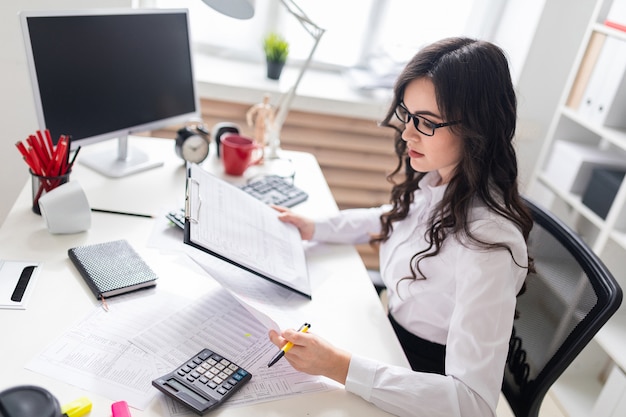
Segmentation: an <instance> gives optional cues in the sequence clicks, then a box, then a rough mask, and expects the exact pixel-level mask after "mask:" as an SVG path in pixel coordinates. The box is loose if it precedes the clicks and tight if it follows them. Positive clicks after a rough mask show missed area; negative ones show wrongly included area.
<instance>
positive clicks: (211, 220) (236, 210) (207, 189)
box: [184, 164, 311, 298]
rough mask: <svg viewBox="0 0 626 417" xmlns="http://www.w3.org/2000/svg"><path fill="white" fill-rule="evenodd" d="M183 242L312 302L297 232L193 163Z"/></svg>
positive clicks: (238, 190) (190, 167) (272, 211)
mask: <svg viewBox="0 0 626 417" xmlns="http://www.w3.org/2000/svg"><path fill="white" fill-rule="evenodd" d="M184 242H185V243H186V244H188V245H190V246H193V247H195V248H197V249H200V250H201V251H204V252H206V253H208V254H211V255H213V256H216V257H218V258H220V259H222V260H224V261H226V262H229V263H231V264H233V265H236V266H238V267H240V268H242V269H244V270H246V271H249V272H252V273H253V274H255V275H257V276H259V277H262V278H265V279H267V280H269V281H271V282H273V283H275V284H278V285H280V286H282V287H285V288H288V289H290V290H292V291H295V292H296V293H299V294H301V295H303V296H305V297H307V298H311V285H310V282H309V275H308V270H307V265H306V258H305V254H304V245H303V243H302V239H301V237H300V232H299V231H298V229H297V228H296V227H295V226H293V225H291V224H287V223H284V222H282V221H280V220H279V219H278V212H277V211H276V210H274V209H273V208H271V207H270V206H269V205H267V204H265V203H264V202H262V201H260V200H258V199H256V198H254V197H252V196H251V195H249V194H248V193H246V192H245V191H243V190H241V189H239V188H238V187H235V186H234V185H232V184H229V183H228V182H226V181H224V180H223V179H220V178H218V177H216V176H215V175H212V174H211V173H209V172H207V171H205V170H203V169H202V168H201V167H200V166H198V165H196V164H192V165H190V166H189V168H188V171H187V190H186V201H185V233H184Z"/></svg>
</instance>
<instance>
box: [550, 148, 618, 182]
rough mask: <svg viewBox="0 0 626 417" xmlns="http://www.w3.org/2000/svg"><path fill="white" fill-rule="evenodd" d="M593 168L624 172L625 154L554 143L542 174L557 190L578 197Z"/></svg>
mask: <svg viewBox="0 0 626 417" xmlns="http://www.w3.org/2000/svg"><path fill="white" fill-rule="evenodd" d="M594 167H606V168H626V153H624V152H622V151H613V152H608V151H603V150H600V149H598V148H597V147H595V146H591V145H584V144H581V143H575V142H568V141H565V140H557V141H554V149H553V151H552V155H551V157H550V160H549V161H548V165H547V166H546V169H545V171H544V174H545V176H546V178H547V179H548V181H550V182H551V183H552V184H554V185H555V186H556V187H557V188H559V189H560V190H562V191H565V192H569V193H573V194H582V193H583V192H584V190H585V188H586V187H587V184H588V183H589V179H590V178H591V172H592V169H593V168H594Z"/></svg>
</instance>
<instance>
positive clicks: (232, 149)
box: [220, 134, 263, 176]
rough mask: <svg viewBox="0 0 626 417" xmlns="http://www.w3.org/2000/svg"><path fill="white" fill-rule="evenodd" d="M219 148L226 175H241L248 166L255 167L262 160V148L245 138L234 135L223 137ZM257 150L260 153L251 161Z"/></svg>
mask: <svg viewBox="0 0 626 417" xmlns="http://www.w3.org/2000/svg"><path fill="white" fill-rule="evenodd" d="M220 148H221V149H220V151H221V152H220V153H221V154H222V161H223V163H224V171H225V172H226V173H227V174H228V175H237V176H239V175H243V173H244V172H245V171H246V169H248V167H249V166H251V165H256V164H258V163H260V162H261V161H262V160H263V153H262V151H263V148H262V146H261V145H260V144H258V143H257V142H255V141H254V140H253V139H251V138H249V137H246V136H241V135H236V134H228V135H226V136H223V137H222V140H221V141H220ZM257 150H260V151H261V152H259V153H260V155H258V156H257V157H256V158H254V159H252V157H253V155H254V154H255V151H257Z"/></svg>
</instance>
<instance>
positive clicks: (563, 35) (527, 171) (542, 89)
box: [495, 0, 598, 191]
mask: <svg viewBox="0 0 626 417" xmlns="http://www.w3.org/2000/svg"><path fill="white" fill-rule="evenodd" d="M597 2H598V0H577V1H576V2H572V1H571V0H532V1H530V0H509V2H508V6H507V10H506V12H505V13H504V15H503V20H502V22H501V25H500V27H499V30H498V32H497V33H496V39H495V42H496V43H498V44H500V45H501V46H502V47H503V48H505V49H506V50H508V51H509V52H511V53H512V54H514V55H515V58H513V61H514V63H513V64H514V65H516V71H515V74H514V79H515V81H516V90H517V98H518V125H517V134H516V148H517V154H518V159H519V169H520V178H521V188H522V191H524V189H525V187H526V186H527V185H528V184H527V181H528V180H529V179H530V175H531V173H532V171H533V170H534V169H535V163H536V161H537V156H538V155H539V152H540V150H541V146H542V144H543V142H544V138H545V137H546V134H547V132H548V129H549V127H550V123H551V121H552V116H553V115H554V113H555V111H556V108H557V105H558V103H559V101H560V99H561V94H562V92H563V89H564V87H565V84H566V82H567V79H568V76H569V73H570V71H571V68H572V64H573V61H574V60H575V58H576V54H577V53H578V49H579V48H580V44H581V42H582V39H583V35H584V34H585V31H586V29H587V26H588V23H589V19H590V18H591V15H592V12H593V10H594V8H595V6H596V3H597ZM540 3H543V4H540ZM538 7H540V9H539V11H540V13H539V19H538V21H537V22H535V24H532V27H531V28H530V30H532V32H533V33H532V36H530V37H528V38H527V41H526V40H525V38H526V37H525V36H524V33H527V31H528V30H529V27H528V26H529V23H528V22H527V20H526V19H525V18H524V17H527V15H526V14H525V13H529V10H538V9H537V8H538ZM519 39H522V42H519ZM523 48H525V50H524V49H523ZM520 58H523V61H522V62H523V65H521V66H520V65H519V62H517V60H519V59H520Z"/></svg>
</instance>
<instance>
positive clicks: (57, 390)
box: [0, 138, 407, 417]
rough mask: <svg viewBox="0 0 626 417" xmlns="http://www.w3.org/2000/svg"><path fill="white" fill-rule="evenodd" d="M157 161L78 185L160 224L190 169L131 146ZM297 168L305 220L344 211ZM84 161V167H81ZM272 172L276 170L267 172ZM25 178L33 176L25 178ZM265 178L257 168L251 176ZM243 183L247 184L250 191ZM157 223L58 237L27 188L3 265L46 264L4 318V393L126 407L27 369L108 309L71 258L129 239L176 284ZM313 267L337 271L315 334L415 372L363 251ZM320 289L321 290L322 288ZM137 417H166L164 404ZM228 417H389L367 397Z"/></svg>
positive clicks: (317, 179)
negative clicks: (18, 306)
mask: <svg viewBox="0 0 626 417" xmlns="http://www.w3.org/2000/svg"><path fill="white" fill-rule="evenodd" d="M130 144H131V145H135V146H140V147H141V148H142V149H144V150H146V151H148V152H149V153H150V154H151V155H152V156H153V157H155V158H159V157H160V158H162V159H164V160H165V164H164V166H163V167H160V168H157V169H152V170H149V171H145V172H143V173H139V174H135V175H132V176H129V177H126V178H121V179H109V178H105V177H103V176H101V175H99V174H97V173H95V172H93V171H90V170H89V169H87V168H85V167H83V166H80V165H79V164H76V165H75V167H74V172H73V173H72V177H71V180H72V181H79V182H80V184H81V185H82V187H83V188H84V189H85V191H86V193H87V197H88V199H89V202H90V204H91V206H92V207H95V208H101V209H111V210H118V211H128V212H136V213H149V214H155V215H160V214H161V213H163V210H167V209H172V208H176V207H181V205H182V204H183V201H184V189H185V169H184V166H183V164H182V162H181V161H180V160H179V159H178V158H176V156H175V154H174V149H173V146H174V144H173V142H172V141H170V140H164V139H151V138H132V139H131V140H130ZM112 145H113V143H112V142H106V143H103V144H97V145H91V146H87V147H85V148H84V149H83V150H81V154H82V153H83V152H84V153H85V154H87V153H91V152H93V151H96V150H97V149H99V148H103V147H109V146H112ZM287 155H288V156H289V158H291V159H292V160H293V161H294V162H295V163H296V166H297V174H296V177H295V181H296V185H298V186H299V187H301V188H303V189H304V190H306V191H307V192H308V193H309V200H308V201H306V202H305V203H303V204H301V205H299V206H297V207H296V208H295V210H297V211H299V212H301V213H303V214H306V215H323V214H328V213H332V212H335V211H336V210H337V206H336V204H335V203H334V200H333V198H332V195H331V193H330V191H329V189H328V186H327V185H326V182H325V180H324V178H323V175H322V173H321V171H320V169H319V166H318V165H317V162H316V160H315V158H314V157H313V156H312V155H309V154H304V153H296V152H289V153H287ZM80 156H81V155H79V156H78V158H79V159H80ZM205 166H206V168H207V169H210V170H217V172H221V166H220V165H219V161H207V162H206V163H205ZM268 166H269V165H268ZM24 169H26V168H24ZM259 169H265V168H256V167H255V168H251V169H250V170H249V171H248V172H246V176H250V175H254V174H255V171H257V170H259ZM241 181H242V179H239V182H241ZM155 221H157V220H156V219H149V218H140V217H131V216H123V215H114V214H106V213H93V216H92V226H91V228H90V229H89V231H87V232H83V233H79V234H74V235H52V234H50V233H48V231H47V229H46V227H45V224H44V221H43V219H42V218H41V217H40V216H37V215H35V214H34V213H33V212H32V211H31V190H30V182H28V183H27V184H26V185H25V187H24V189H23V191H22V193H21V194H20V196H19V197H18V199H17V201H16V203H15V205H14V206H13V208H12V210H11V212H10V213H9V216H8V217H7V219H6V222H5V223H4V225H3V226H2V228H1V229H0V258H2V259H6V260H28V261H39V262H42V263H43V268H42V269H41V271H40V275H39V278H38V281H37V283H36V287H35V291H34V293H33V294H32V297H31V298H30V300H29V302H28V305H27V309H26V310H0V334H1V336H0V339H1V342H0V390H4V389H6V388H8V387H12V386H15V385H26V384H29V385H37V386H41V387H43V388H46V389H47V390H49V391H50V392H51V393H52V394H53V395H55V396H56V397H57V398H58V399H59V401H60V402H61V403H62V404H64V403H67V402H70V401H73V400H74V399H76V398H79V397H81V396H87V397H89V398H90V399H91V400H92V402H93V410H92V412H91V415H92V416H98V417H101V416H102V417H106V416H109V415H110V405H111V403H112V402H114V401H117V400H119V399H111V398H104V397H102V396H99V395H97V394H94V393H89V392H86V391H85V390H83V389H81V388H80V387H75V386H72V385H69V384H67V383H65V382H61V381H58V380H56V379H52V378H49V377H47V376H44V375H41V374H38V373H35V372H32V371H30V370H27V369H25V368H24V365H25V364H26V363H27V362H28V361H29V360H30V359H32V358H33V357H35V356H36V355H38V354H39V352H41V351H42V350H43V349H44V348H45V347H46V346H47V345H48V344H49V342H50V341H52V340H54V339H55V338H56V337H57V336H58V335H59V334H62V333H63V332H64V331H65V330H66V329H67V328H68V327H70V326H71V325H72V324H73V323H75V322H76V321H77V320H78V319H80V318H82V317H84V316H85V315H86V314H87V313H89V312H90V311H92V309H93V308H94V306H97V305H98V304H99V303H98V302H97V301H96V300H95V298H94V297H93V294H92V293H91V292H90V291H89V289H88V288H87V286H86V284H85V283H84V282H83V280H82V278H80V276H79V275H78V273H77V272H76V270H75V269H74V267H73V266H72V265H71V262H70V260H69V259H68V257H67V249H68V248H70V247H74V246H78V245H84V244H91V243H98V242H104V241H108V240H116V239H122V238H124V239H127V240H128V241H129V242H130V243H131V244H132V245H133V246H134V247H135V248H136V249H137V251H138V252H140V254H141V255H142V257H143V258H144V259H145V260H146V262H147V263H148V264H149V265H150V266H151V267H152V268H153V269H154V270H155V272H156V273H157V274H158V275H159V277H160V279H161V281H163V282H165V281H166V280H171V279H174V278H175V277H176V276H177V274H180V271H179V270H177V269H176V268H175V267H174V266H173V265H170V264H169V262H168V257H167V256H164V254H163V253H161V252H160V251H159V250H157V249H154V248H149V247H147V245H146V243H147V241H148V239H149V237H150V234H151V233H152V232H153V229H154V225H155ZM307 262H309V263H317V264H323V265H324V268H323V269H324V270H328V271H333V276H332V277H331V278H332V279H331V278H327V277H311V278H312V280H313V281H314V280H316V279H322V278H324V279H323V282H322V284H321V285H318V286H317V287H316V288H315V290H314V292H313V300H312V301H311V303H315V305H316V306H317V307H319V309H318V311H320V312H323V313H322V314H319V315H318V316H317V317H314V318H311V321H312V322H313V323H314V326H315V329H317V330H318V331H319V332H320V333H321V334H323V335H324V337H325V338H326V339H328V340H329V341H331V342H332V343H334V344H336V345H337V346H340V347H342V348H345V349H347V350H349V351H351V352H354V353H358V354H362V355H365V356H368V357H372V358H375V359H379V360H381V361H385V362H388V363H392V364H398V365H404V366H407V361H406V359H405V357H404V354H403V353H402V349H401V347H400V345H399V343H398V342H397V339H396V337H395V335H394V333H393V330H392V328H391V326H390V324H389V322H388V320H387V317H386V314H385V312H384V310H383V308H382V305H381V303H380V301H379V299H378V297H377V296H376V292H375V291H374V289H373V287H372V285H371V283H370V281H369V278H368V276H367V272H366V270H365V267H364V266H363V263H362V262H361V260H360V258H359V256H358V254H357V252H356V250H355V249H354V248H352V247H351V246H340V245H333V246H322V247H321V248H319V250H316V251H315V252H314V254H312V255H310V256H308V258H307ZM320 282H321V281H320ZM131 411H132V414H133V416H163V415H165V414H164V413H163V411H162V410H161V404H160V402H159V401H157V400H156V399H155V400H154V401H152V403H151V404H150V406H149V407H148V408H147V409H145V410H143V411H139V410H135V409H133V410H131ZM212 415H216V416H217V415H219V416H251V415H263V416H268V415H271V416H290V417H291V416H295V415H302V416H355V415H368V416H373V415H387V414H386V413H384V412H382V411H380V410H379V409H377V408H376V407H374V406H372V405H371V404H369V403H368V402H366V401H364V400H362V399H361V398H360V397H357V396H355V395H352V394H350V393H347V392H345V391H344V390H343V389H340V390H334V391H328V392H323V393H316V394H308V395H304V396H300V397H296V398H290V399H285V400H280V401H272V402H268V403H262V404H257V405H254V406H248V407H232V408H222V409H218V410H216V411H214V412H213V413H212Z"/></svg>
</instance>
